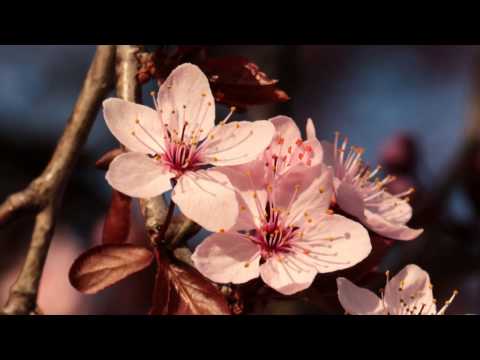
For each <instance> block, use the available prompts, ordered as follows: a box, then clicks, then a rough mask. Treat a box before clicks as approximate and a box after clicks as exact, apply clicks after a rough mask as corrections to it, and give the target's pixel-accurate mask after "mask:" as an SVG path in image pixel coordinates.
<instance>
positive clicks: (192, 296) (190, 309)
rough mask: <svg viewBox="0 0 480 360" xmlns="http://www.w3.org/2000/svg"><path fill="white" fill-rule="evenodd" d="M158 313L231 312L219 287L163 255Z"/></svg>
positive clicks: (154, 310) (156, 301)
mask: <svg viewBox="0 0 480 360" xmlns="http://www.w3.org/2000/svg"><path fill="white" fill-rule="evenodd" d="M150 313H151V314H157V315H160V314H161V315H166V314H169V315H230V314H231V313H230V309H229V306H228V303H227V301H226V299H225V297H224V296H223V295H222V293H221V292H220V290H219V289H218V288H217V287H216V286H215V285H213V284H212V283H211V282H210V281H209V280H207V279H205V278H204V277H203V276H202V275H201V274H200V273H199V272H198V271H197V270H195V269H193V268H191V267H189V266H187V265H185V264H174V263H172V262H170V261H169V260H168V259H163V258H162V259H161V264H160V266H159V267H158V270H157V277H156V284H155V294H154V304H153V308H152V310H151V312H150Z"/></svg>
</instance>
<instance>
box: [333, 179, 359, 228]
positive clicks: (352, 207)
mask: <svg viewBox="0 0 480 360" xmlns="http://www.w3.org/2000/svg"><path fill="white" fill-rule="evenodd" d="M335 198H336V201H337V204H338V206H340V208H341V209H342V210H343V211H346V212H347V213H349V214H350V215H353V216H355V217H356V218H357V219H363V217H364V211H365V205H364V201H363V198H362V196H361V194H360V193H359V192H358V191H357V189H356V188H355V187H354V186H353V185H351V184H348V183H346V182H343V181H340V182H339V185H338V187H337V188H336V192H335Z"/></svg>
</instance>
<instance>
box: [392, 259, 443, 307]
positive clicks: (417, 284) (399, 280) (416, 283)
mask: <svg viewBox="0 0 480 360" xmlns="http://www.w3.org/2000/svg"><path fill="white" fill-rule="evenodd" d="M430 285H431V283H430V276H429V275H428V273H427V272H426V271H424V270H422V269H421V268H420V267H418V266H417V265H413V264H411V265H407V266H405V267H404V268H403V270H402V271H400V272H399V273H398V274H397V275H395V276H394V277H393V278H392V279H391V280H390V281H389V282H388V283H387V285H386V286H385V305H386V307H387V308H388V311H389V313H390V314H395V315H398V314H405V313H407V308H409V310H413V311H414V313H415V314H418V313H419V312H420V309H422V307H423V311H422V314H426V313H428V314H432V313H435V312H436V306H435V304H434V303H433V293H432V289H431V286H430ZM412 297H413V298H412ZM400 300H403V301H404V302H405V303H406V306H404V305H402V302H401V301H400ZM424 305H425V306H424Z"/></svg>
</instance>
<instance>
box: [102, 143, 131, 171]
mask: <svg viewBox="0 0 480 360" xmlns="http://www.w3.org/2000/svg"><path fill="white" fill-rule="evenodd" d="M123 152H124V150H123V149H120V148H118V149H112V150H109V151H107V152H106V153H105V154H103V155H102V157H101V158H100V159H98V160H97V161H96V162H95V166H96V167H97V169H100V170H108V167H109V166H110V163H111V162H112V161H113V159H115V158H116V157H117V156H118V155H120V154H122V153H123Z"/></svg>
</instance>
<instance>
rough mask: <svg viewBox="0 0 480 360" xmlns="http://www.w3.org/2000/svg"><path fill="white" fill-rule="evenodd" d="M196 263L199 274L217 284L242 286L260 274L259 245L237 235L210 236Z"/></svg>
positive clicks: (194, 259)
mask: <svg viewBox="0 0 480 360" xmlns="http://www.w3.org/2000/svg"><path fill="white" fill-rule="evenodd" d="M192 260H193V263H194V264H195V267H196V268H197V269H198V271H200V272H201V273H202V274H203V275H204V276H205V277H207V278H209V279H210V280H212V281H215V282H217V283H222V284H224V283H233V284H242V283H245V282H247V281H249V280H251V279H254V278H256V277H258V275H259V267H260V252H259V248H258V246H257V245H255V244H254V243H253V242H251V241H250V240H248V239H246V238H245V237H244V236H241V235H239V234H235V233H216V234H213V235H211V236H209V237H207V238H206V239H205V240H204V241H202V242H201V243H200V245H198V246H197V248H196V249H195V252H194V253H193V255H192Z"/></svg>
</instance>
